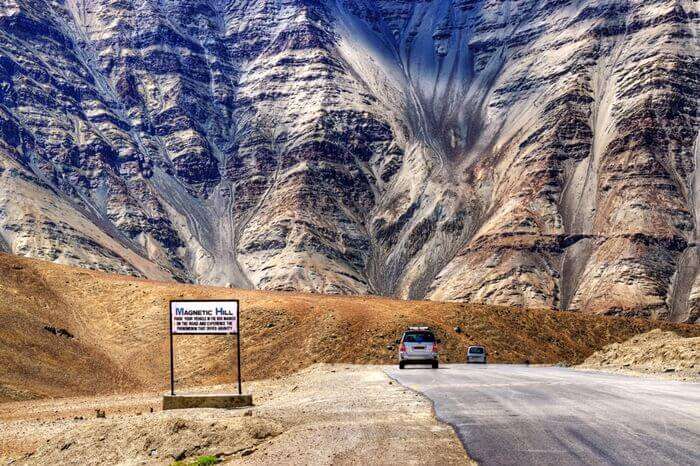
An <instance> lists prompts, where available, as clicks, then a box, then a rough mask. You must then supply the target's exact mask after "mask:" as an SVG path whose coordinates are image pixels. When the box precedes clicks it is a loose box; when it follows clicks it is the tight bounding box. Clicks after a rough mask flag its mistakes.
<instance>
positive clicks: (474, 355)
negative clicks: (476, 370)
mask: <svg viewBox="0 0 700 466" xmlns="http://www.w3.org/2000/svg"><path fill="white" fill-rule="evenodd" d="M470 362H480V363H481V364H486V348H484V347H483V346H476V345H475V346H470V347H469V348H468V349H467V363H470Z"/></svg>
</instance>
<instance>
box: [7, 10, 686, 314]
mask: <svg viewBox="0 0 700 466" xmlns="http://www.w3.org/2000/svg"><path fill="white" fill-rule="evenodd" d="M698 21H699V20H698V14H697V7H696V6H695V5H694V4H693V3H692V2H689V1H684V0H656V1H651V2H650V1H641V0H624V1H614V2H611V1H605V0H596V1H590V2H573V1H567V0H563V1H546V2H542V1H536V0H503V1H500V0H499V1H496V0H484V1H478V2H477V1H473V0H460V1H448V0H433V1H419V0H393V1H390V0H387V1H372V2H370V1H367V0H335V1H331V0H324V1H315V0H314V1H311V0H265V1H257V0H256V1H253V0H250V1H248V0H244V1H237V2H226V1H199V0H169V1H165V2H155V1H151V0H146V1H143V2H137V3H133V4H132V3H129V2H126V3H125V2H121V1H117V0H97V1H90V2H88V1H85V0H66V1H58V2H55V1H49V0H30V1H22V2H19V1H17V0H4V3H3V4H2V8H0V167H1V168H0V171H1V173H0V183H1V188H0V189H2V193H3V196H2V198H0V235H1V236H2V241H1V242H0V246H2V248H3V249H5V250H9V251H12V252H15V253H18V254H24V255H30V256H35V257H42V258H46V259H50V260H54V261H59V262H66V263H72V264H79V265H82V266H85V267H91V268H101V269H104V270H110V271H116V272H119V273H129V274H136V275H142V276H148V277H152V278H172V279H177V280H181V281H192V282H199V283H212V284H229V285H231V286H242V287H255V288H262V289H278V290H285V289H286V290H289V289H293V290H305V291H313V292H323V293H349V294H355V293H360V294H363V293H374V294H384V295H392V296H398V297H402V298H416V299H422V298H429V299H438V300H466V301H472V302H484V303H495V304H518V305H523V306H530V307H533V306H534V307H557V308H563V309H571V310H578V311H583V312H599V313H606V314H619V315H639V316H648V317H652V318H661V319H669V320H674V321H690V322H694V321H697V320H698V318H699V317H700V308H699V307H698V306H699V305H700V264H699V262H700V261H699V260H698V257H699V256H700V251H699V250H698V248H699V246H698V242H699V239H700V237H699V236H698V235H699V234H700V233H698V231H700V228H698V226H697V225H698V222H699V221H700V210H699V209H700V207H698V206H700V200H698V198H700V193H699V192H698V186H700V178H698V177H699V176H700V175H699V173H700V172H699V171H698V170H697V168H696V167H697V165H698V163H699V161H700V159H699V157H700V156H699V155H698V154H700V149H698V143H697V141H698V140H699V138H698V134H699V131H698V128H699V125H698V114H697V108H698V106H697V101H698V98H699V97H700V95H699V94H700V91H698V89H700V86H699V83H698V81H699V76H700V67H698V64H697V56H698V52H699V50H698V45H697V40H696V37H695V36H696V34H697V33H696V31H697V28H698Z"/></svg>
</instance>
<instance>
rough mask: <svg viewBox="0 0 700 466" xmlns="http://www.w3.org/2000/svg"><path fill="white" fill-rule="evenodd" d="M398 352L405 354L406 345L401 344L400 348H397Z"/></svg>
mask: <svg viewBox="0 0 700 466" xmlns="http://www.w3.org/2000/svg"><path fill="white" fill-rule="evenodd" d="M399 351H401V352H402V353H405V352H406V345H404V344H403V343H401V346H400V347H399Z"/></svg>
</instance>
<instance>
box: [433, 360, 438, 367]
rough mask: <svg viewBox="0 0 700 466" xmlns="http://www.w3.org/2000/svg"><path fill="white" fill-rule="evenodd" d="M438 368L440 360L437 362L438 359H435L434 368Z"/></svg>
mask: <svg viewBox="0 0 700 466" xmlns="http://www.w3.org/2000/svg"><path fill="white" fill-rule="evenodd" d="M437 368H438V362H437V361H434V362H433V369H437Z"/></svg>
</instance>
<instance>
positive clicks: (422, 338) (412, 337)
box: [403, 332, 435, 343]
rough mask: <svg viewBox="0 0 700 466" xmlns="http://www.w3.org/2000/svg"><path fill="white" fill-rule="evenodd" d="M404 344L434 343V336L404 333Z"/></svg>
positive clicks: (427, 333)
mask: <svg viewBox="0 0 700 466" xmlns="http://www.w3.org/2000/svg"><path fill="white" fill-rule="evenodd" d="M403 341H404V343H435V335H433V334H432V333H430V332H406V333H404V335H403Z"/></svg>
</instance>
